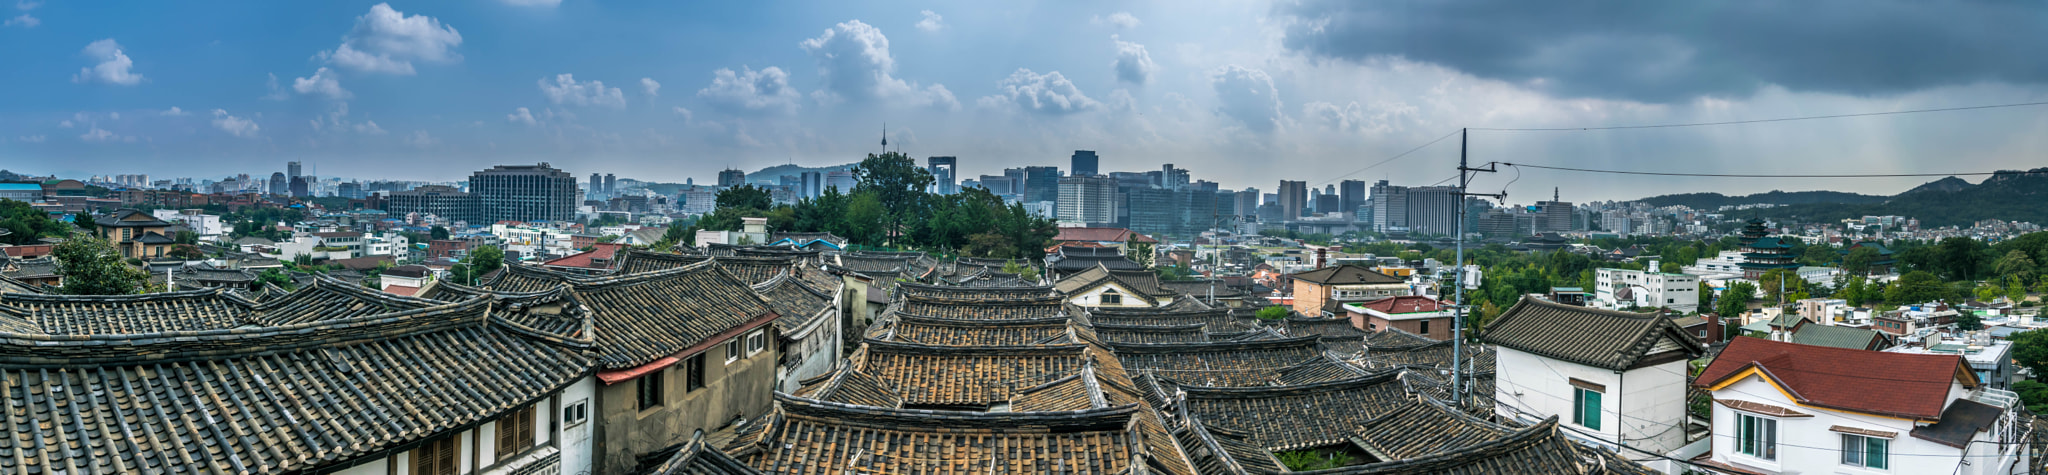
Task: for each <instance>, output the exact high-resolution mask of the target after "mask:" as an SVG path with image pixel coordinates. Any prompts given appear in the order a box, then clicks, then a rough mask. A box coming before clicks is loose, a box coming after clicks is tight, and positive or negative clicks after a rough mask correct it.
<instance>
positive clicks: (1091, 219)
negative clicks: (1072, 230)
mask: <svg viewBox="0 0 2048 475" xmlns="http://www.w3.org/2000/svg"><path fill="white" fill-rule="evenodd" d="M1116 205H1117V203H1116V179H1113V178H1110V177H1106V176H1095V175H1077V176H1070V177H1066V178H1061V179H1060V199H1059V216H1058V218H1059V221H1060V223H1061V224H1067V225H1072V226H1094V225H1098V224H1104V223H1113V222H1115V221H1116Z"/></svg>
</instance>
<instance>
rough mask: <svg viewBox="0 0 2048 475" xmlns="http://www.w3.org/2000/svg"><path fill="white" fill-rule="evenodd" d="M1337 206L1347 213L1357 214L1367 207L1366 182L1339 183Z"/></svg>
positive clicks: (1346, 181)
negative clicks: (1359, 209)
mask: <svg viewBox="0 0 2048 475" xmlns="http://www.w3.org/2000/svg"><path fill="white" fill-rule="evenodd" d="M1337 201H1338V204H1337V206H1338V207H1339V209H1340V210H1342V211H1344V212H1346V213H1357V212H1358V208H1359V207H1362V206H1365V182H1363V181H1359V180H1344V181H1342V182H1338V183H1337Z"/></svg>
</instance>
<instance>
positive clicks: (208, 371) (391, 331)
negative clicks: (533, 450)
mask: <svg viewBox="0 0 2048 475" xmlns="http://www.w3.org/2000/svg"><path fill="white" fill-rule="evenodd" d="M489 307H490V299H488V298H478V299H472V300H470V301H467V302H462V303H454V304H447V305H442V306H437V307H431V308H425V309H418V310H412V311H406V312H400V313H392V314H381V315H370V316H364V317H357V318H350V319H342V320H327V321H320V322H315V323H309V324H301V325H291V326H283V327H263V328H248V329H233V330H208V331H186V332H167V333H156V334H148V335H124V336H92V337H86V338H77V337H54V336H43V335H19V334H15V335H8V336H7V338H5V339H0V380H4V381H8V382H9V384H8V385H7V386H8V387H9V388H10V389H9V390H8V391H6V393H7V397H8V398H9V399H10V400H11V401H10V403H9V404H7V405H6V406H4V407H0V411H4V415H5V417H4V418H0V419H4V420H6V421H8V423H7V424H8V427H7V428H6V431H7V432H8V434H10V435H9V436H8V437H0V472H10V473H13V472H20V473H34V472H38V471H40V472H45V473H51V472H57V471H62V472H64V473H73V472H76V473H293V472H302V471H309V470H314V469H318V468H321V467H323V466H331V464H334V463H337V462H339V461H345V460H349V459H353V458H356V457H362V456H369V455H373V454H377V453H381V451H383V450H386V449H388V448H390V447H394V446H400V445H403V444H406V443H409V442H415V441H420V440H425V439H428V438H431V437H436V436H441V435H443V434H448V433H452V431H454V430H457V429H461V428H464V427H468V426H471V425H473V424H477V423H481V422H483V421H486V420H489V419H492V418H495V417H498V416H500V415H502V414H504V413H506V412H508V411H511V410H513V409H515V408H518V407H520V406H523V405H526V404H529V403H532V402H534V401H535V400H538V399H540V398H543V397H545V396H546V395H548V394H550V393H552V392H554V391H557V390H559V389H561V388H563V387H566V386H567V385H568V384H570V383H571V382H574V381H575V380H577V379H579V378H581V377H582V376H583V375H585V374H587V372H588V369H589V367H590V365H591V360H590V358H589V357H588V356H586V355H585V354H584V351H585V350H586V349H587V348H588V345H589V344H590V342H588V341H581V342H569V343H568V344H565V343H564V342H558V341H550V340H544V339H536V338H532V337H528V336H526V335H524V334H522V333H521V332H519V331H517V330H513V329H511V328H509V327H506V326H504V325H502V324H500V323H498V322H497V321H496V320H494V319H492V318H490V317H489V316H488V310H489ZM65 394H73V395H76V396H63V395H65ZM88 396H90V397H88Z"/></svg>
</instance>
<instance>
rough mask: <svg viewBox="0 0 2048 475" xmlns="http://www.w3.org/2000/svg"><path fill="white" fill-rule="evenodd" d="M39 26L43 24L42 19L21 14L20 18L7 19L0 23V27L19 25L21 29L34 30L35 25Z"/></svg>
mask: <svg viewBox="0 0 2048 475" xmlns="http://www.w3.org/2000/svg"><path fill="white" fill-rule="evenodd" d="M41 24H43V20H42V19H40V18H36V17H35V16H34V15H30V14H27V13H23V14H21V15H20V16H16V17H14V18H9V19H7V21H4V22H0V27H7V26H15V25H20V26H21V27H22V28H35V27H36V25H41Z"/></svg>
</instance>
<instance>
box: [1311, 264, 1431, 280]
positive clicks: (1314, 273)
mask: <svg viewBox="0 0 2048 475" xmlns="http://www.w3.org/2000/svg"><path fill="white" fill-rule="evenodd" d="M1294 280H1299V281H1303V282H1308V283H1311V284H1318V285H1363V284H1405V283H1407V281H1403V280H1401V278H1399V277H1394V276H1391V275H1386V274H1381V273H1379V272H1377V271H1374V270H1372V269H1367V268H1366V267H1365V266H1361V265H1356V264H1338V265H1334V266H1329V267H1324V268H1321V269H1316V270H1311V271H1307V272H1300V273H1296V274H1294Z"/></svg>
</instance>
